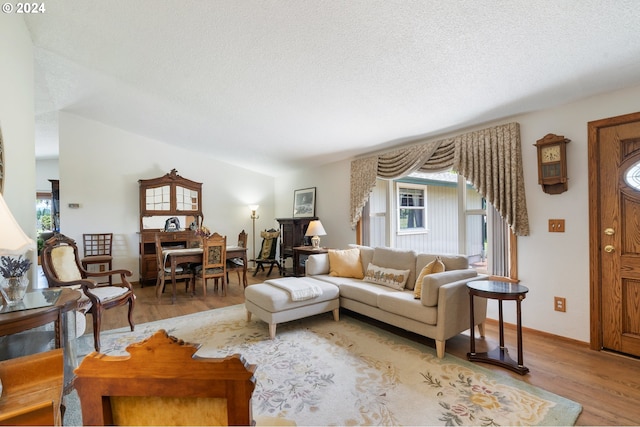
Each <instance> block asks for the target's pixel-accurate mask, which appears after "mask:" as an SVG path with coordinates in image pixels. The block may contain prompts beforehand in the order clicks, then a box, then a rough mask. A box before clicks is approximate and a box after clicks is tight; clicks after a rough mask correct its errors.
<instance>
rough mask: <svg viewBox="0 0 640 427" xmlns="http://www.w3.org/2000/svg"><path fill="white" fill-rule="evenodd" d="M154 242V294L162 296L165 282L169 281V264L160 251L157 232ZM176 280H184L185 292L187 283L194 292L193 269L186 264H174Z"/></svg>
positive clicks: (160, 243)
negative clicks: (155, 277) (155, 270)
mask: <svg viewBox="0 0 640 427" xmlns="http://www.w3.org/2000/svg"><path fill="white" fill-rule="evenodd" d="M155 243H156V261H157V268H158V274H157V279H156V295H157V296H158V297H160V296H162V294H163V293H164V288H165V285H166V283H167V282H171V265H170V264H169V261H168V260H167V259H166V258H165V256H164V255H163V253H162V249H163V247H162V238H161V237H160V233H157V234H156V236H155ZM175 277H176V282H177V281H178V280H184V290H185V292H188V291H189V285H191V293H192V294H193V293H194V291H195V290H194V288H195V280H194V275H193V270H192V269H191V268H189V266H188V265H178V266H176V274H175Z"/></svg>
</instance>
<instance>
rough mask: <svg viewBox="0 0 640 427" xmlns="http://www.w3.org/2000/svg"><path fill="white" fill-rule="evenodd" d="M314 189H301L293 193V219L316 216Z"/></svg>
mask: <svg viewBox="0 0 640 427" xmlns="http://www.w3.org/2000/svg"><path fill="white" fill-rule="evenodd" d="M315 214H316V187H311V188H303V189H302V190H296V191H294V192H293V217H294V218H309V217H314V216H316V215H315Z"/></svg>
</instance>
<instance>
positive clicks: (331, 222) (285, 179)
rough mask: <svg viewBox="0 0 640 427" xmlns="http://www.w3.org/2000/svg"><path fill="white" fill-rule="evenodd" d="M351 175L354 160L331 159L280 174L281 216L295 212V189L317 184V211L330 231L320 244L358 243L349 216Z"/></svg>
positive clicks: (277, 189) (278, 200)
mask: <svg viewBox="0 0 640 427" xmlns="http://www.w3.org/2000/svg"><path fill="white" fill-rule="evenodd" d="M350 179H351V163H350V161H342V162H335V163H330V164H327V165H324V166H323V167H320V168H313V169H306V170H305V171H304V172H302V173H298V174H289V175H285V176H280V177H277V178H276V180H275V194H276V215H277V217H278V218H291V217H292V216H293V192H294V191H295V190H298V189H301V188H309V187H316V212H315V215H316V216H317V217H318V218H319V219H320V221H322V225H323V226H324V229H325V231H326V232H327V235H326V236H322V237H321V238H320V239H321V242H320V244H321V245H322V246H325V247H330V248H343V247H346V246H347V245H348V244H349V243H354V242H355V239H356V233H355V230H352V229H351V226H350V216H349V206H350V202H349V200H350V186H349V182H350ZM276 224H277V223H276Z"/></svg>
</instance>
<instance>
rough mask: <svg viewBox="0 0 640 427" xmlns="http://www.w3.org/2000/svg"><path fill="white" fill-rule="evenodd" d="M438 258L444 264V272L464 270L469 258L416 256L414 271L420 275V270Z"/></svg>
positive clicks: (435, 255) (436, 255) (457, 256)
mask: <svg viewBox="0 0 640 427" xmlns="http://www.w3.org/2000/svg"><path fill="white" fill-rule="evenodd" d="M437 257H440V259H441V260H442V262H443V263H444V267H445V271H451V270H466V269H467V268H469V258H467V256H466V255H458V254H446V255H443V254H418V255H417V256H416V271H417V272H418V273H420V272H421V271H422V269H423V268H424V267H425V266H426V265H427V264H429V263H430V262H431V261H433V260H435V259H436V258H437Z"/></svg>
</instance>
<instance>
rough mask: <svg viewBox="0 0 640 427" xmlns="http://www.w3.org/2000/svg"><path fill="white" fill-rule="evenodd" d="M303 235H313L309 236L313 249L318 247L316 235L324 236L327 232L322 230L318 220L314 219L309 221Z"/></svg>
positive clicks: (318, 242)
mask: <svg viewBox="0 0 640 427" xmlns="http://www.w3.org/2000/svg"><path fill="white" fill-rule="evenodd" d="M304 235H305V236H313V237H312V238H311V246H313V249H320V237H318V236H326V235H327V232H326V231H324V227H323V226H322V223H321V222H320V220H315V221H311V222H310V223H309V228H307V232H306V233H305V234H304Z"/></svg>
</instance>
